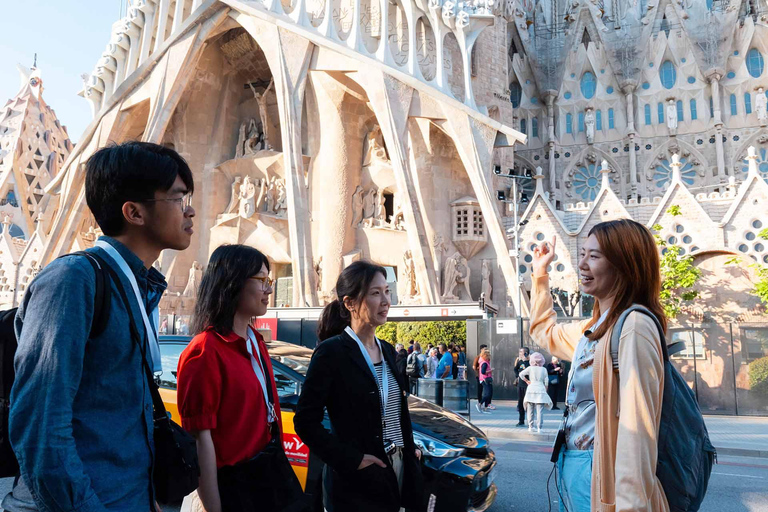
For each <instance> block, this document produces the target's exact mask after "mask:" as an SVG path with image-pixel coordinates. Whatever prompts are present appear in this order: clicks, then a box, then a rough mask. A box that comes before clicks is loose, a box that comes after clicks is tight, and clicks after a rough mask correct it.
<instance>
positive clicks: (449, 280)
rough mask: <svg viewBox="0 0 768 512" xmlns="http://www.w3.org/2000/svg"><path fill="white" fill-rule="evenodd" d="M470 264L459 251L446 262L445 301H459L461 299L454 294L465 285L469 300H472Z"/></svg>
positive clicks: (443, 296)
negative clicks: (460, 286)
mask: <svg viewBox="0 0 768 512" xmlns="http://www.w3.org/2000/svg"><path fill="white" fill-rule="evenodd" d="M469 275H470V270H469V264H468V263H467V260H466V258H464V256H462V255H461V253H459V252H458V251H457V252H455V253H454V254H453V256H451V257H450V258H448V259H447V260H445V271H444V273H443V295H442V299H444V300H457V299H458V298H459V297H458V295H455V294H454V293H453V292H454V290H455V289H456V287H457V286H459V285H460V284H461V285H464V289H465V290H466V292H467V297H468V300H470V301H471V300H472V293H471V292H470V291H469Z"/></svg>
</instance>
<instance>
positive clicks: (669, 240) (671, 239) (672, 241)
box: [667, 236, 677, 244]
mask: <svg viewBox="0 0 768 512" xmlns="http://www.w3.org/2000/svg"><path fill="white" fill-rule="evenodd" d="M667 242H669V243H670V244H676V243H677V237H674V236H671V237H669V238H667Z"/></svg>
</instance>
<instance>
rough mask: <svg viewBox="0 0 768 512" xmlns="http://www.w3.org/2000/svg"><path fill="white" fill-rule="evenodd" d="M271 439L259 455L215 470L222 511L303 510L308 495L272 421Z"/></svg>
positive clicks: (308, 505) (288, 511)
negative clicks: (297, 476)
mask: <svg viewBox="0 0 768 512" xmlns="http://www.w3.org/2000/svg"><path fill="white" fill-rule="evenodd" d="M271 428H272V439H271V440H270V442H269V443H268V444H267V446H266V447H264V449H263V450H262V451H261V452H259V454H258V455H256V456H255V457H253V458H252V459H249V460H247V461H244V462H241V463H239V464H235V465H233V466H224V467H222V468H220V469H219V471H218V483H219V496H220V498H221V510H222V512H256V511H258V512H306V511H308V510H309V509H310V503H309V498H308V496H307V495H305V494H304V492H303V491H302V490H301V484H300V483H299V479H298V478H296V473H294V472H293V468H292V467H291V463H290V462H289V461H288V457H286V455H285V451H284V450H283V446H282V443H281V442H280V434H279V432H278V429H277V425H276V424H275V423H273V424H272V427H271Z"/></svg>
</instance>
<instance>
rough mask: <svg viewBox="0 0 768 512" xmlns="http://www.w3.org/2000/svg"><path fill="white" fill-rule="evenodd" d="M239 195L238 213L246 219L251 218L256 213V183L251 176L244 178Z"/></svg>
mask: <svg viewBox="0 0 768 512" xmlns="http://www.w3.org/2000/svg"><path fill="white" fill-rule="evenodd" d="M238 196H239V198H240V205H239V207H238V214H239V215H240V216H241V217H242V218H244V219H250V218H251V217H253V214H254V213H256V199H255V198H256V184H255V183H254V182H253V180H251V178H250V177H249V176H246V177H245V179H243V184H242V185H240V193H239V194H238Z"/></svg>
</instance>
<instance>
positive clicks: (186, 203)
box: [136, 192, 192, 212]
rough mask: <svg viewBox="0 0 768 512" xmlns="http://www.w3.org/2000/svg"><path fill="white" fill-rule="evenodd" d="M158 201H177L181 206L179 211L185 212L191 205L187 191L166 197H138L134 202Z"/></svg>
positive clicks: (189, 194)
mask: <svg viewBox="0 0 768 512" xmlns="http://www.w3.org/2000/svg"><path fill="white" fill-rule="evenodd" d="M160 201H174V202H176V203H179V206H181V211H182V212H185V211H187V209H188V208H189V207H190V206H192V194H191V193H189V192H187V193H186V194H184V195H183V196H181V197H170V198H168V199H139V200H137V201H136V202H137V203H158V202H160Z"/></svg>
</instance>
